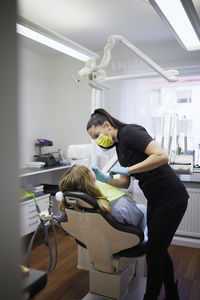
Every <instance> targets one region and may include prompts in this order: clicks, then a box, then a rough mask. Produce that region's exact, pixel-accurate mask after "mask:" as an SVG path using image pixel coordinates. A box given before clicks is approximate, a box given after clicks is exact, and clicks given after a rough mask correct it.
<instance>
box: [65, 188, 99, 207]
mask: <svg viewBox="0 0 200 300" xmlns="http://www.w3.org/2000/svg"><path fill="white" fill-rule="evenodd" d="M63 197H64V198H65V199H76V201H78V203H77V205H79V206H81V207H86V208H93V209H98V208H99V206H98V204H97V201H96V199H95V198H93V197H92V196H90V195H88V194H86V193H84V192H80V191H73V192H72V191H65V192H63ZM81 200H83V201H81Z"/></svg>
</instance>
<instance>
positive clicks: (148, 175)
mask: <svg viewBox="0 0 200 300" xmlns="http://www.w3.org/2000/svg"><path fill="white" fill-rule="evenodd" d="M87 131H88V133H89V135H90V136H91V138H92V139H94V140H95V141H96V143H97V144H98V145H99V146H100V147H102V148H104V149H110V148H112V147H115V148H116V152H117V156H118V160H119V163H120V165H121V166H119V167H113V168H112V169H111V170H110V172H109V175H105V174H104V173H102V171H101V170H100V169H98V168H97V167H95V168H94V171H95V173H96V177H97V179H98V180H99V181H102V182H107V183H109V184H110V185H113V186H116V187H119V188H128V186H129V184H130V176H134V177H135V178H136V179H137V180H138V181H139V186H140V188H141V189H142V191H143V193H144V195H145V197H146V198H147V200H148V205H147V225H148V243H147V250H146V260H147V285H146V293H145V295H144V300H156V299H157V297H158V295H159V293H160V289H161V286H162V283H163V282H164V286H165V294H166V300H178V299H179V295H178V288H177V282H175V280H174V269H173V264H172V261H171V258H170V255H169V253H168V251H167V249H168V247H169V246H170V243H171V241H172V239H173V236H174V234H175V232H176V230H177V228H178V226H179V224H180V222H181V219H182V218H183V215H184V213H185V211H186V208H187V202H188V198H189V196H188V193H187V191H186V189H185V187H184V185H183V184H182V182H181V181H180V180H179V178H178V177H177V176H176V175H175V173H174V171H173V170H172V169H171V167H170V166H169V165H168V158H167V155H166V154H165V153H164V151H163V150H162V148H161V147H160V146H159V145H158V144H157V143H156V142H155V141H154V140H153V139H152V137H151V136H150V135H149V134H148V133H147V131H146V130H145V128H143V127H142V126H139V125H136V124H125V123H122V122H120V121H119V120H117V119H115V118H113V117H112V116H111V115H110V114H109V113H108V112H107V111H105V110H104V109H96V110H95V111H94V113H93V114H92V115H91V117H90V120H89V121H88V124H87ZM114 174H120V177H119V178H114V177H113V175H114Z"/></svg>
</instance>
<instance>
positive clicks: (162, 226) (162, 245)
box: [146, 200, 188, 300]
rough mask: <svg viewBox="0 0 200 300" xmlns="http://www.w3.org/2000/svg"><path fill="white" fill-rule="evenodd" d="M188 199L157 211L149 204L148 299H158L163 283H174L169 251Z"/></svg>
mask: <svg viewBox="0 0 200 300" xmlns="http://www.w3.org/2000/svg"><path fill="white" fill-rule="evenodd" d="M187 202H188V201H187V200H185V201H182V202H181V204H180V205H179V206H178V207H176V208H175V209H173V210H170V211H168V212H163V213H159V214H157V213H156V208H155V205H154V204H153V203H148V206H147V225H148V243H147V251H146V260H147V285H146V295H147V296H148V299H152V300H156V299H157V297H158V295H159V293H160V289H161V286H162V283H163V282H164V286H165V289H166V290H167V289H170V286H171V285H172V284H173V283H174V268H173V263H172V260H171V258H170V255H169V253H168V251H167V249H168V247H169V246H170V244H171V241H172V239H173V236H174V234H175V232H176V230H177V228H178V226H179V224H180V222H181V219H182V218H183V215H184V213H185V211H186V208H187Z"/></svg>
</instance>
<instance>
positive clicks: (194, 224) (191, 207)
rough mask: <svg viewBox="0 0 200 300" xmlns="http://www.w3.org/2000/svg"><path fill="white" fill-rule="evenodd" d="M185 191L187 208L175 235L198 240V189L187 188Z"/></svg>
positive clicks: (199, 219)
mask: <svg viewBox="0 0 200 300" xmlns="http://www.w3.org/2000/svg"><path fill="white" fill-rule="evenodd" d="M187 191H188V194H189V196H190V198H189V200H188V207H187V210H186V212H185V215H184V217H183V219H182V221H181V223H180V225H179V227H178V229H177V231H176V235H181V236H186V237H194V238H200V189H195V188H187Z"/></svg>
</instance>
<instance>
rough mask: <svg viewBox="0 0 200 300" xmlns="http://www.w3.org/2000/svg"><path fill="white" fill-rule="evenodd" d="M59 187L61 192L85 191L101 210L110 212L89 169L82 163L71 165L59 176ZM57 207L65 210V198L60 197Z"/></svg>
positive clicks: (108, 205) (107, 203)
mask: <svg viewBox="0 0 200 300" xmlns="http://www.w3.org/2000/svg"><path fill="white" fill-rule="evenodd" d="M59 188H60V190H61V192H64V191H80V192H84V193H87V194H89V195H91V196H92V197H94V198H95V199H96V200H97V203H98V206H99V208H100V209H101V210H102V211H104V212H108V213H110V212H111V207H110V204H109V201H108V200H107V199H106V198H105V196H104V195H103V194H102V193H101V191H100V190H99V189H98V188H97V186H96V185H95V178H94V177H93V175H92V173H91V171H90V169H89V168H88V167H86V166H84V165H73V166H72V167H71V168H69V169H68V170H67V172H66V173H65V174H64V176H63V177H62V178H61V180H60V183H59ZM59 208H60V210H62V211H64V210H65V208H66V202H65V199H62V201H61V203H60V206H59Z"/></svg>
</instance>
